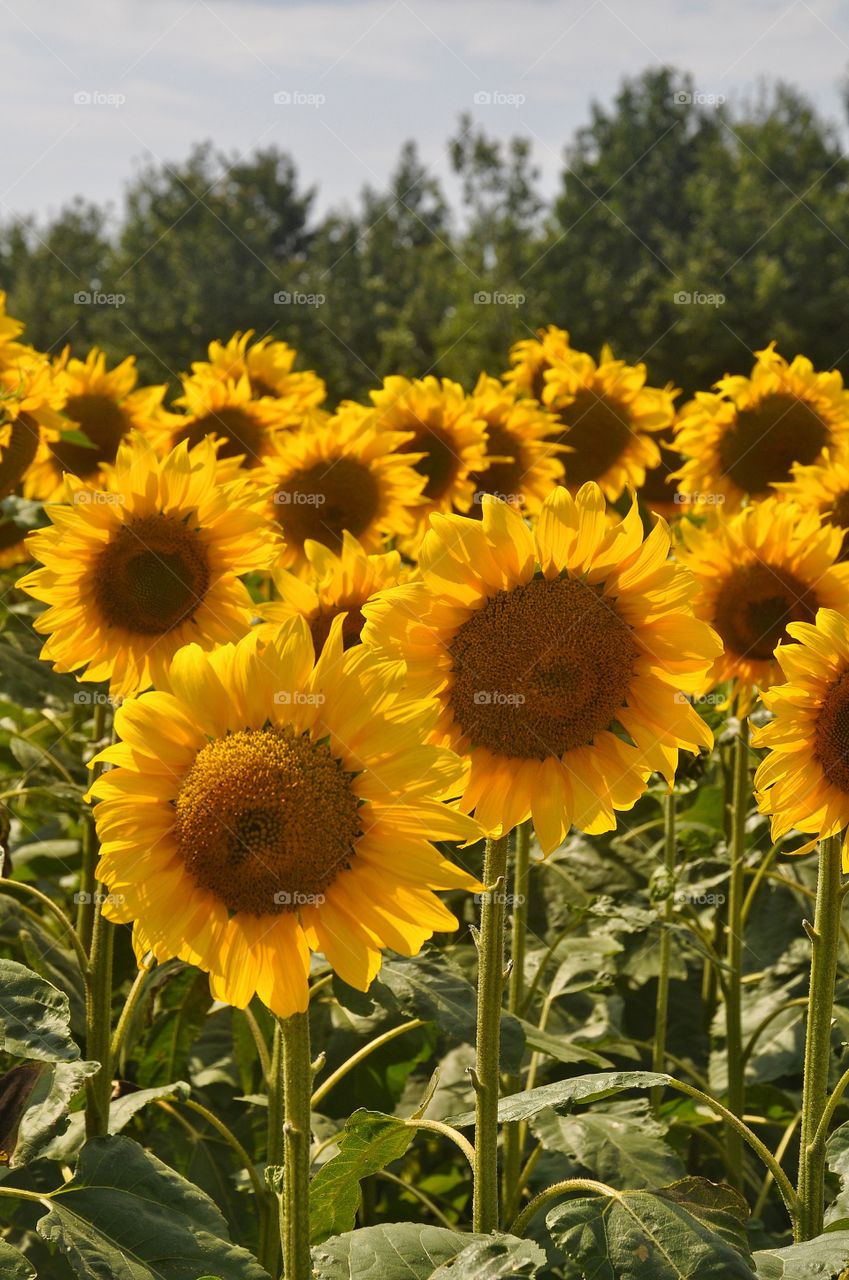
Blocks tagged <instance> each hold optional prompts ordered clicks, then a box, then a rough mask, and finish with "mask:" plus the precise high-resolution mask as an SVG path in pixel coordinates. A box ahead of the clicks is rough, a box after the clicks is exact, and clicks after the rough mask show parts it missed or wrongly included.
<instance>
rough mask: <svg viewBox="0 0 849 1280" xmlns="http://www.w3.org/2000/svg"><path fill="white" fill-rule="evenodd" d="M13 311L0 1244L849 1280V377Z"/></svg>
mask: <svg viewBox="0 0 849 1280" xmlns="http://www.w3.org/2000/svg"><path fill="white" fill-rule="evenodd" d="M0 300H2V306H0V852H2V882H0V1049H2V1055H3V1057H2V1061H0V1203H1V1204H2V1224H3V1229H2V1234H0V1276H2V1278H3V1280H7V1278H8V1280H32V1278H33V1277H40V1278H41V1280H73V1278H74V1277H79V1278H80V1280H104V1278H106V1277H110V1278H114V1280H278V1278H281V1277H282V1278H284V1280H308V1278H309V1277H314V1278H315V1280H355V1278H356V1280H359V1278H360V1277H362V1278H363V1280H428V1278H432V1280H450V1278H452V1277H453V1278H456V1280H498V1278H499V1277H538V1278H539V1280H617V1278H618V1277H624V1278H626V1280H684V1277H687V1278H696V1280H708V1278H712V1280H745V1278H747V1277H760V1278H761V1280H808V1278H811V1280H813V1278H814V1277H819V1278H821V1280H822V1278H824V1277H841V1276H842V1277H845V1276H849V926H847V923H846V922H844V920H843V917H842V904H843V898H844V895H845V893H846V889H847V887H849V874H847V873H849V861H848V860H847V853H846V852H845V845H844V839H845V834H846V830H847V827H849V390H847V389H846V388H845V387H844V385H843V382H842V378H841V375H840V374H839V373H838V372H836V371H818V370H817V369H816V368H815V367H814V365H813V364H812V363H811V361H809V360H808V359H807V358H805V357H804V356H802V355H796V356H795V357H794V358H793V359H792V360H791V359H788V358H787V356H786V355H784V354H781V353H779V351H778V350H777V349H776V344H775V343H771V344H769V345H767V346H765V347H764V348H763V349H762V350H760V351H757V352H755V353H754V354H753V356H752V360H753V367H752V368H751V372H750V373H749V374H748V375H747V376H726V377H725V378H723V379H721V380H720V381H719V382H718V383H716V385H715V386H713V387H712V388H709V389H708V388H706V389H704V390H702V391H698V392H696V393H695V395H694V396H692V397H691V398H690V399H686V397H684V396H682V395H681V393H680V392H679V390H678V389H677V387H676V386H674V385H672V384H669V385H665V386H660V385H653V384H652V381H651V373H650V370H649V369H647V368H646V366H645V365H644V364H642V363H641V364H637V365H629V364H628V363H626V362H625V361H624V360H622V359H620V358H618V357H617V355H616V353H615V351H613V350H612V349H611V348H610V347H604V348H603V349H602V350H601V351H600V352H599V353H597V356H596V355H593V354H589V353H587V352H585V351H582V350H579V349H577V348H576V347H575V346H574V345H573V343H572V341H571V340H570V335H569V333H567V332H566V331H565V330H563V329H560V328H556V327H554V326H549V327H547V328H543V329H540V330H539V331H538V333H537V335H536V336H534V337H530V338H526V339H524V340H522V341H520V342H518V343H516V344H515V345H514V346H513V348H512V349H511V350H510V351H509V353H508V352H505V356H504V362H503V363H504V365H505V366H508V367H507V368H506V370H505V369H493V370H488V371H485V372H479V371H477V370H474V371H472V372H471V374H470V377H469V379H468V380H467V383H466V384H465V385H460V383H458V382H454V381H452V380H449V379H447V378H437V377H436V376H434V375H432V374H428V375H425V376H422V377H418V378H410V377H402V376H400V375H397V376H389V377H387V378H386V379H385V380H384V381H383V385H382V386H380V387H375V388H374V389H373V390H372V391H371V393H370V395H369V396H367V397H364V398H363V400H362V401H361V402H355V401H353V400H343V401H342V402H341V403H340V404H338V405H336V406H335V407H333V406H332V405H331V403H330V402H329V400H328V393H327V389H326V386H325V382H324V381H323V379H322V377H321V374H320V371H318V372H316V371H312V370H308V369H305V368H303V367H302V362H301V361H299V360H298V357H297V352H296V351H295V350H294V349H293V348H292V347H291V346H289V345H288V344H287V343H286V342H283V341H279V340H277V339H275V338H273V337H262V338H256V336H255V334H254V333H253V332H252V331H250V330H248V331H245V332H236V333H235V334H233V336H232V337H230V338H229V339H228V338H226V336H225V337H222V338H221V340H218V341H214V342H212V343H211V344H210V346H209V349H208V352H207V353H206V355H207V358H206V359H203V360H201V359H199V360H197V361H195V362H194V363H193V364H192V367H191V370H190V371H188V372H186V373H185V374H184V375H183V376H182V379H181V386H180V387H179V388H178V390H177V392H176V393H175V392H174V390H173V388H171V389H169V388H167V387H165V386H146V385H142V384H141V381H140V376H139V372H138V369H137V368H136V364H135V361H134V359H133V357H129V358H126V359H124V360H123V361H121V362H119V363H117V364H110V362H109V360H108V359H107V355H106V353H105V352H104V351H102V350H100V349H99V348H97V347H95V348H93V349H92V350H90V351H89V352H88V354H87V355H86V356H85V358H84V359H83V358H79V357H77V356H73V355H72V354H71V352H70V350H66V351H64V352H62V353H61V354H59V355H47V354H44V353H42V352H40V351H39V350H37V349H36V348H35V347H33V346H32V345H31V344H30V343H28V342H27V337H26V331H25V328H24V325H23V324H22V323H21V321H19V320H18V319H16V318H14V317H12V316H9V315H8V314H7V310H6V306H5V298H4V296H3V295H0ZM765 341H766V338H765ZM789 354H790V353H787V355H789ZM844 875H845V876H846V879H844Z"/></svg>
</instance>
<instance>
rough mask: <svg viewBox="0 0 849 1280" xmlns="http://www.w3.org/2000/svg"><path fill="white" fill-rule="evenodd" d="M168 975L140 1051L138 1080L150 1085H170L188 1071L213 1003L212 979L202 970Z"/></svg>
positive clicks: (174, 972)
mask: <svg viewBox="0 0 849 1280" xmlns="http://www.w3.org/2000/svg"><path fill="white" fill-rule="evenodd" d="M164 976H165V978H166V981H165V982H164V983H163V985H162V987H161V989H160V990H159V991H158V993H157V1004H156V1010H157V1012H156V1015H155V1017H154V1021H153V1026H152V1028H151V1030H150V1032H149V1034H148V1035H147V1038H146V1040H145V1042H144V1048H143V1050H141V1051H140V1054H139V1056H140V1061H139V1070H138V1076H137V1079H138V1083H139V1084H140V1085H143V1086H148V1087H149V1086H153V1085H166V1084H168V1082H169V1081H170V1080H173V1079H174V1077H175V1076H179V1075H181V1074H182V1073H183V1072H184V1071H185V1069H186V1066H187V1064H188V1058H189V1050H190V1048H191V1046H192V1043H193V1042H194V1040H195V1039H196V1037H197V1036H198V1034H199V1033H200V1031H201V1029H202V1027H203V1025H204V1022H205V1019H206V1015H207V1013H208V1012H209V1007H210V1005H211V1004H212V996H211V995H210V994H209V979H208V978H207V977H205V975H204V974H203V973H200V972H199V971H198V970H196V969H192V968H191V967H190V966H189V965H186V966H185V967H182V968H179V969H177V970H176V971H173V970H172V971H169V972H168V973H167V974H166V975H164Z"/></svg>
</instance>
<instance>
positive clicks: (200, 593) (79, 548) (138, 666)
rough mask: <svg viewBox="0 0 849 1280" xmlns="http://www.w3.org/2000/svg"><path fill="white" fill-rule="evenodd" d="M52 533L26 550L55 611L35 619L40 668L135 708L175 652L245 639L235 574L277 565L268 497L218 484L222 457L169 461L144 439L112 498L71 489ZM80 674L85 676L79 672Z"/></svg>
mask: <svg viewBox="0 0 849 1280" xmlns="http://www.w3.org/2000/svg"><path fill="white" fill-rule="evenodd" d="M65 491H66V495H67V503H66V504H65V505H61V506H60V505H56V506H54V505H51V506H48V507H47V508H46V512H47V515H48V516H49V517H50V519H51V521H52V527H48V528H46V529H43V530H39V531H37V532H35V533H33V534H31V535H30V537H29V538H28V539H27V547H28V550H29V551H30V552H31V553H32V557H33V559H35V560H38V561H39V562H40V563H41V564H42V565H43V566H44V567H43V568H39V569H36V570H34V571H33V572H32V573H30V574H28V575H27V576H26V577H25V578H23V579H22V580H21V582H20V584H19V585H20V586H21V587H23V588H24V590H26V591H28V592H29V593H30V595H32V596H34V597H35V598H36V600H43V601H44V602H45V603H46V604H48V605H50V608H49V609H47V610H46V611H45V612H44V613H43V614H41V616H40V617H39V618H38V619H37V620H36V622H35V627H36V630H37V631H40V632H42V633H46V634H47V635H48V639H47V641H46V642H45V645H44V647H43V649H42V651H41V656H42V658H44V659H46V660H48V661H50V662H52V663H53V664H54V666H55V669H56V670H57V671H77V672H78V674H79V678H80V679H83V678H84V679H86V680H95V681H96V680H109V681H110V684H111V692H112V693H113V695H115V696H117V697H126V696H129V695H130V694H133V693H136V692H137V691H138V690H140V689H146V688H148V687H149V686H150V685H152V684H153V685H157V686H158V685H159V684H160V682H161V680H162V679H163V677H164V674H165V672H166V671H167V668H168V664H169V662H170V660H171V658H172V657H173V655H174V653H175V652H176V651H177V649H179V648H180V647H181V646H182V645H185V644H189V643H191V642H192V641H197V642H198V643H199V644H201V645H202V646H203V647H204V648H211V647H212V646H213V645H216V644H219V643H224V642H225V641H228V640H232V639H235V638H238V637H239V636H241V635H243V634H244V633H245V632H246V631H247V629H248V628H249V626H250V623H251V619H252V617H253V608H252V605H251V599H250V596H249V594H248V592H247V590H246V588H245V586H244V585H243V584H242V583H241V582H240V581H239V579H238V576H237V575H238V574H242V573H247V572H249V571H251V570H255V569H264V568H267V567H268V566H269V565H270V564H271V563H272V561H273V560H274V558H275V556H276V554H277V539H276V538H275V535H274V534H273V533H272V531H271V530H270V528H269V527H268V522H267V518H266V511H267V506H266V504H267V496H266V495H265V493H263V492H262V491H258V490H256V489H255V487H254V486H252V485H251V486H248V484H247V483H246V482H245V481H244V480H239V481H236V482H229V483H226V484H223V483H221V479H220V471H219V468H218V465H217V463H216V459H215V446H214V445H213V444H212V443H211V442H209V441H205V442H204V443H203V444H201V445H198V446H197V447H196V448H195V449H193V450H191V451H190V450H189V449H188V446H187V445H186V444H182V445H179V446H178V447H177V448H176V449H174V450H173V452H172V453H170V454H169V455H168V456H167V457H166V458H165V459H164V460H160V459H158V458H157V457H156V455H155V454H154V453H153V451H152V449H151V448H150V447H149V445H147V444H146V442H145V441H144V440H143V439H142V438H140V437H139V436H133V437H131V438H130V440H129V441H127V442H125V443H124V444H122V445H121V446H120V448H119V449H118V457H117V460H116V462H115V465H114V467H111V468H108V469H107V471H106V491H105V492H104V491H101V490H99V489H95V488H93V487H92V486H90V485H86V484H85V483H84V481H82V480H79V479H78V478H77V477H76V476H71V475H68V476H67V477H66V479H65ZM80 668H83V670H80Z"/></svg>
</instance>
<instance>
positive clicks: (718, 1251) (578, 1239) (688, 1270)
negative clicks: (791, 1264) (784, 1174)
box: [546, 1178, 754, 1280]
mask: <svg viewBox="0 0 849 1280" xmlns="http://www.w3.org/2000/svg"><path fill="white" fill-rule="evenodd" d="M747 1217H748V1209H747V1207H746V1204H745V1201H743V1200H742V1199H741V1197H740V1196H738V1195H737V1193H736V1192H735V1191H732V1190H731V1188H730V1187H726V1186H717V1185H716V1184H714V1183H712V1182H707V1181H706V1180H705V1179H703V1178H685V1179H683V1180H682V1181H681V1182H676V1183H673V1185H672V1186H669V1187H662V1188H660V1190H658V1191H623V1192H616V1193H614V1194H612V1195H596V1196H578V1197H575V1198H573V1199H569V1200H566V1201H564V1203H562V1204H560V1205H558V1206H557V1208H556V1209H553V1210H552V1211H551V1212H550V1213H549V1214H548V1216H547V1218H546V1224H547V1226H548V1229H549V1231H550V1232H551V1235H552V1237H553V1238H554V1240H555V1242H556V1244H558V1245H559V1246H560V1248H562V1249H563V1251H564V1252H565V1253H566V1255H567V1257H568V1258H569V1259H570V1261H571V1262H573V1263H574V1264H575V1265H576V1266H577V1267H579V1268H580V1269H581V1270H582V1271H583V1272H584V1273H586V1274H587V1275H591V1276H592V1277H593V1280H644V1278H645V1280H647V1278H648V1277H649V1276H650V1277H651V1280H751V1277H752V1276H753V1275H754V1271H753V1269H752V1265H751V1255H750V1253H749V1249H748V1244H747V1241H746V1231H745V1222H746V1219H747Z"/></svg>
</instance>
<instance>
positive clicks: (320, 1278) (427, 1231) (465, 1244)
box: [312, 1222, 540, 1280]
mask: <svg viewBox="0 0 849 1280" xmlns="http://www.w3.org/2000/svg"><path fill="white" fill-rule="evenodd" d="M504 1250H510V1251H511V1253H512V1257H513V1258H515V1259H516V1266H514V1267H513V1269H512V1270H510V1269H509V1267H508V1259H509V1257H510V1256H511V1254H505V1252H504ZM539 1253H540V1251H539V1250H538V1249H537V1247H536V1246H535V1245H533V1244H532V1242H530V1241H527V1240H517V1239H516V1237H515V1236H506V1235H505V1236H482V1235H471V1234H469V1233H464V1232H460V1231H449V1230H448V1229H447V1228H446V1227H431V1226H425V1225H424V1224H422V1223H418V1222H389V1223H386V1224H384V1225H381V1226H376V1227H363V1228H361V1229H360V1230H359V1231H349V1232H346V1233H345V1234H344V1235H341V1236H333V1237H332V1238H331V1239H330V1240H326V1241H325V1242H324V1244H320V1245H317V1246H316V1247H315V1248H314V1249H313V1251H312V1261H313V1275H314V1277H315V1280H354V1278H355V1280H430V1277H431V1276H439V1277H440V1280H442V1278H443V1277H447V1276H449V1275H451V1276H456V1277H457V1280H484V1278H485V1277H486V1280H495V1278H496V1277H499V1276H533V1275H534V1274H535V1272H534V1270H528V1269H527V1268H528V1263H529V1261H530V1262H531V1263H533V1264H534V1265H535V1264H536V1259H537V1256H538V1254H539ZM461 1258H464V1259H465V1262H464V1265H463V1266H462V1267H460V1266H459V1265H458V1266H457V1267H456V1268H452V1269H451V1270H446V1268H448V1267H449V1266H450V1264H451V1263H452V1262H455V1261H456V1262H457V1263H459V1260H460V1259H461ZM487 1267H490V1268H494V1269H489V1270H487V1269H486V1268H487ZM472 1268H476V1269H474V1270H473V1269H472ZM517 1268H518V1269H517Z"/></svg>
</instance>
